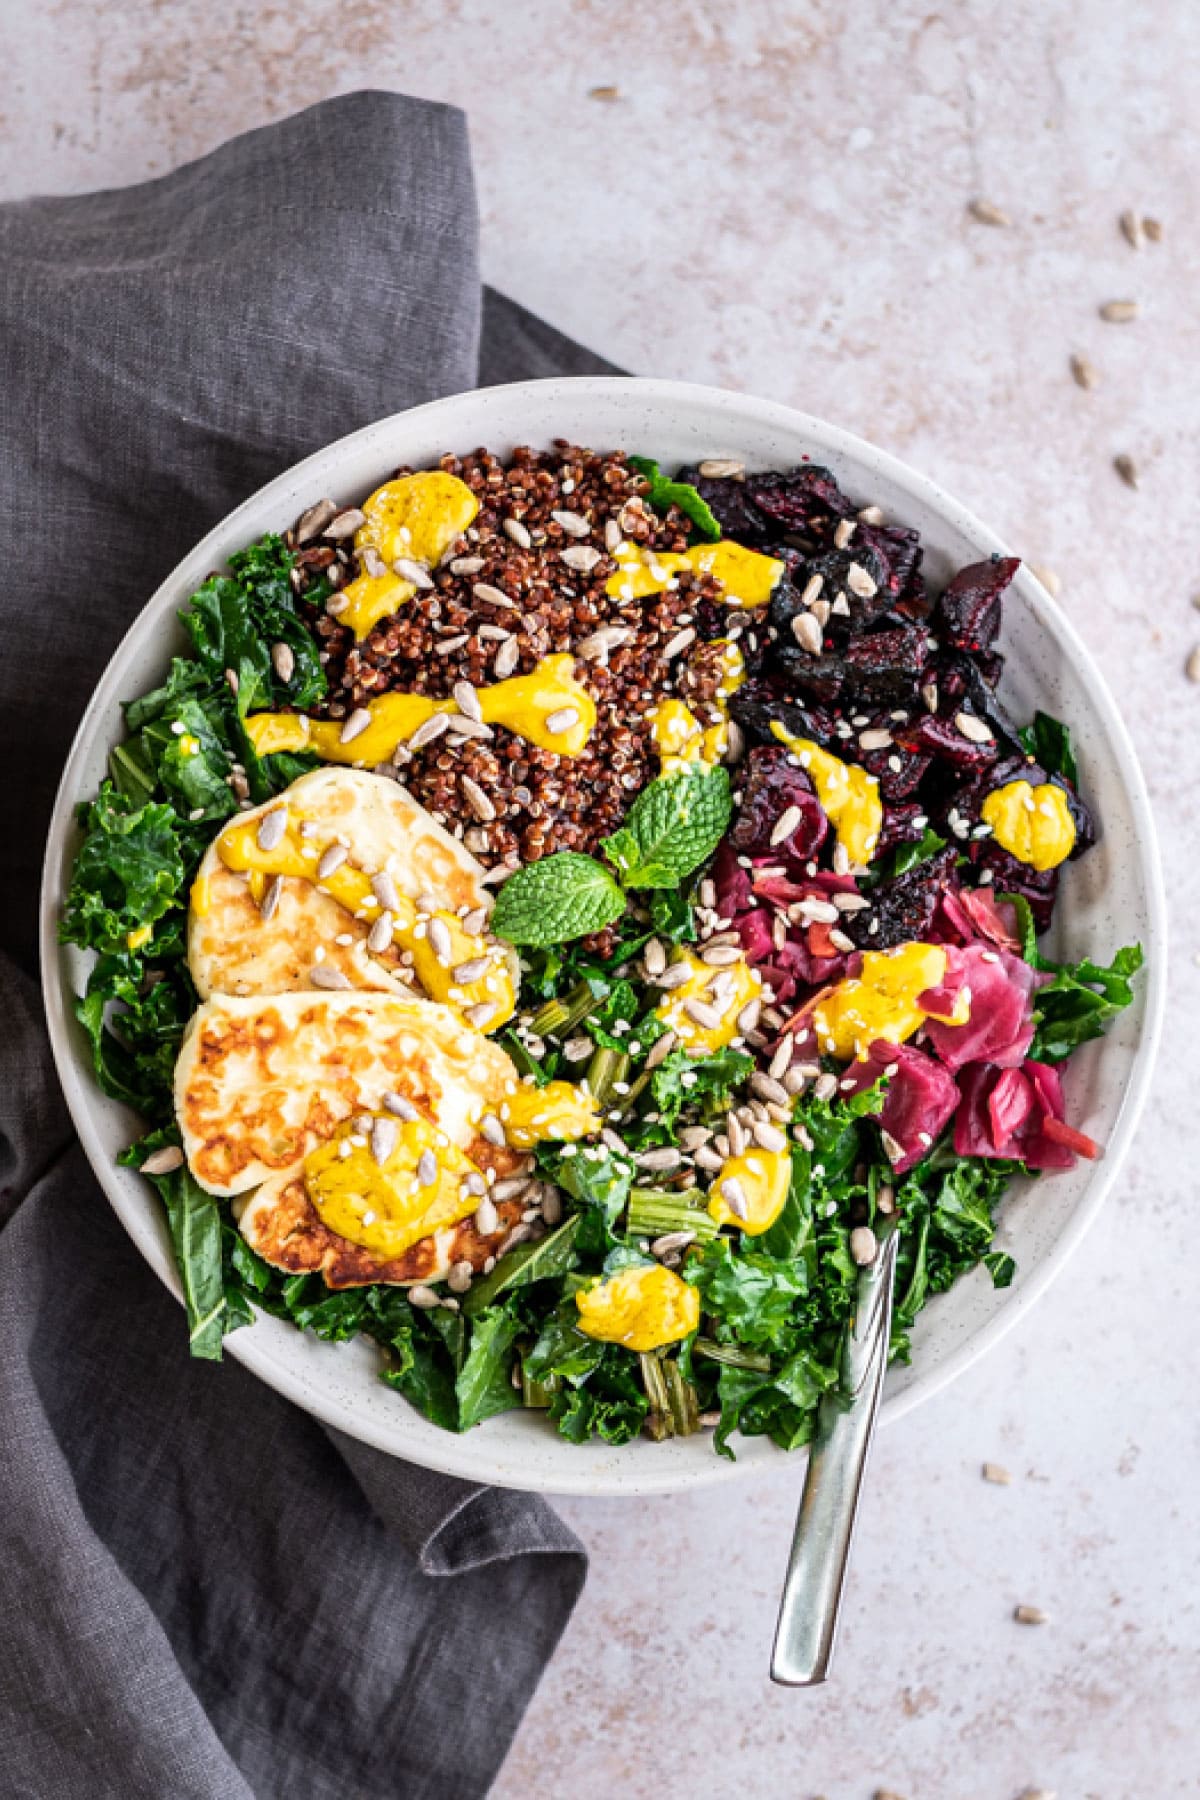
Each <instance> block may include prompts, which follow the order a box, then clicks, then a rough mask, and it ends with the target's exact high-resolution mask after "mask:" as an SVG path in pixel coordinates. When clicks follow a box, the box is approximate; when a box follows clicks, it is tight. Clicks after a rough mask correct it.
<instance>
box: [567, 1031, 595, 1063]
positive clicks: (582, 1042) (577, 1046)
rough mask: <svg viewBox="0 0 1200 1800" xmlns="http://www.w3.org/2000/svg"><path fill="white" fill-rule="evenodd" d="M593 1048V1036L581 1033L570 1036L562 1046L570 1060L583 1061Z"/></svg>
mask: <svg viewBox="0 0 1200 1800" xmlns="http://www.w3.org/2000/svg"><path fill="white" fill-rule="evenodd" d="M592 1049H593V1045H592V1040H591V1038H590V1037H586V1036H584V1035H582V1034H581V1035H580V1036H579V1037H572V1038H568V1039H567V1041H566V1043H565V1044H564V1045H563V1047H562V1053H563V1055H564V1056H565V1057H566V1059H567V1061H568V1062H582V1061H583V1059H584V1057H585V1056H590V1055H591V1054H592Z"/></svg>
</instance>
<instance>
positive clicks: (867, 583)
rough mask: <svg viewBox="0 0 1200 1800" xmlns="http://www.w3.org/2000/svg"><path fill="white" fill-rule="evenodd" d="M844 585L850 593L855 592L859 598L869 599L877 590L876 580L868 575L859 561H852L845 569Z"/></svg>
mask: <svg viewBox="0 0 1200 1800" xmlns="http://www.w3.org/2000/svg"><path fill="white" fill-rule="evenodd" d="M846 586H847V587H848V588H849V589H850V592H851V593H852V594H857V595H858V598H859V599H860V600H869V599H870V598H871V596H872V595H873V594H876V593H878V591H879V584H878V582H877V581H875V580H874V579H873V578H872V577H871V576H870V575H868V573H867V571H866V570H865V569H864V568H863V566H862V564H861V563H856V562H852V563H851V564H850V567H849V568H848V569H847V570H846Z"/></svg>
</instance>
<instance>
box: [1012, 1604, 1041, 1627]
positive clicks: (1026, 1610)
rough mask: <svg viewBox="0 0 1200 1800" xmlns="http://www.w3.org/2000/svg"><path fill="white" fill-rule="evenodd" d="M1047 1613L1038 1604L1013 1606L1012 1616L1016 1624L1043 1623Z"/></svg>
mask: <svg viewBox="0 0 1200 1800" xmlns="http://www.w3.org/2000/svg"><path fill="white" fill-rule="evenodd" d="M1048 1617H1049V1615H1048V1614H1047V1613H1044V1612H1043V1611H1042V1609H1041V1607H1040V1606H1014V1607H1013V1618H1014V1619H1015V1620H1016V1621H1017V1624H1018V1625H1045V1624H1046V1622H1047V1620H1048Z"/></svg>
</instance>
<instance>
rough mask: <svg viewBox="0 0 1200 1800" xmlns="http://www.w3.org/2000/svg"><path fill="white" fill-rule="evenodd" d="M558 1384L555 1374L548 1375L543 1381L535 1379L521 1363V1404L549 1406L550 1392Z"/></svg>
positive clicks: (553, 1390) (558, 1380)
mask: <svg viewBox="0 0 1200 1800" xmlns="http://www.w3.org/2000/svg"><path fill="white" fill-rule="evenodd" d="M560 1385H561V1381H560V1377H559V1376H557V1375H548V1376H547V1377H546V1379H545V1381H535V1380H534V1379H533V1377H532V1375H527V1374H526V1372H525V1364H524V1363H522V1364H521V1405H522V1406H537V1407H545V1406H549V1404H550V1396H551V1394H553V1393H554V1392H555V1390H556V1389H557V1388H558V1387H559V1386H560Z"/></svg>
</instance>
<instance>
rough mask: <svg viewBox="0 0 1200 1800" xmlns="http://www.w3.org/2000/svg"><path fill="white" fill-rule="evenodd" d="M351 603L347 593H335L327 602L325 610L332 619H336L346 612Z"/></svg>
mask: <svg viewBox="0 0 1200 1800" xmlns="http://www.w3.org/2000/svg"><path fill="white" fill-rule="evenodd" d="M349 604H350V602H349V600H348V599H347V598H346V596H345V594H334V595H332V596H331V597H330V598H329V599H328V600H327V601H326V602H325V611H326V612H327V613H328V614H329V616H330V618H331V619H336V618H338V617H340V615H341V614H342V613H344V612H345V610H346V608H347V607H348V606H349Z"/></svg>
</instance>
